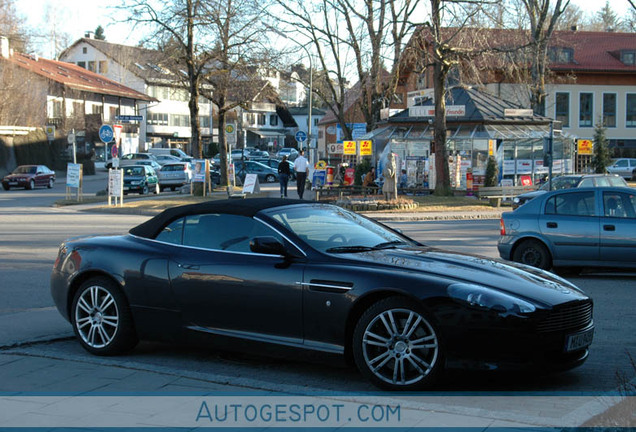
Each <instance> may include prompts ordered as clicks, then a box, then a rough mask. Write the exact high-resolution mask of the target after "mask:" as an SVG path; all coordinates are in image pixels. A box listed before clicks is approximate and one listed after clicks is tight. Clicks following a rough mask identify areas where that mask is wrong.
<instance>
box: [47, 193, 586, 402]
mask: <svg viewBox="0 0 636 432" xmlns="http://www.w3.org/2000/svg"><path fill="white" fill-rule="evenodd" d="M51 292H52V295H53V298H54V300H55V303H56V305H57V308H58V309H59V311H60V312H61V314H62V315H63V316H64V317H65V318H66V319H67V320H69V321H70V322H71V323H72V325H73V329H74V331H75V334H76V335H77V338H78V340H79V342H80V344H81V345H82V346H83V347H84V348H85V349H86V350H88V351H89V352H91V353H93V354H97V355H112V354H117V353H121V352H123V351H125V350H129V349H131V348H132V347H134V346H135V344H136V343H137V341H138V340H139V339H147V340H148V339H149V340H168V341H170V340H172V341H182V340H196V341H198V342H199V343H201V341H202V340H203V341H209V342H210V343H214V342H215V339H216V342H223V343H224V344H227V343H233V342H234V343H238V342H239V341H240V340H243V341H245V340H247V341H249V342H250V344H254V343H256V342H259V343H269V344H277V345H280V346H284V347H291V348H301V349H305V350H316V351H323V352H329V353H337V354H342V355H344V356H346V358H347V359H350V360H353V361H354V362H355V364H356V365H357V367H358V368H359V370H360V371H361V373H362V374H363V375H364V376H366V377H367V378H368V379H369V380H370V381H372V382H373V383H374V384H375V385H377V386H379V387H381V388H384V389H390V390H396V389H403V390H413V389H421V388H425V387H428V386H430V385H431V384H432V383H433V382H434V380H435V379H436V378H437V377H438V376H439V375H440V373H441V372H442V371H443V370H444V369H445V368H457V367H460V368H466V367H469V368H477V369H489V370H490V369H497V368H501V369H504V368H505V369H510V368H512V369H519V368H523V369H528V368H530V369H538V370H540V371H548V370H550V371H554V370H564V369H570V368H573V367H575V366H578V365H580V364H582V363H583V362H584V361H585V360H586V358H587V356H588V347H589V345H590V344H591V342H592V338H593V333H594V325H593V321H592V300H591V299H590V298H589V297H587V296H586V295H585V294H584V293H583V292H581V291H580V290H579V289H578V288H577V287H576V286H574V285H572V284H571V283H569V282H567V281H566V280H564V279H561V278H560V277H558V276H555V275H553V274H551V273H547V272H544V271H542V270H539V269H535V268H532V267H528V266H524V265H521V264H515V263H504V262H502V261H496V260H491V259H487V258H484V257H479V256H472V255H465V254H461V253H455V252H448V251H443V250H438V249H434V248H431V247H427V246H425V245H422V244H420V243H418V242H416V241H414V240H412V239H410V238H408V237H406V236H404V235H402V234H400V233H399V232H397V231H394V230H392V229H391V228H388V227H386V226H384V225H382V224H379V223H376V222H374V221H372V220H370V219H367V218H364V217H362V216H360V215H357V214H355V213H352V212H349V211H347V210H344V209H342V208H340V207H337V206H333V205H329V204H320V203H311V202H310V203H308V202H306V201H297V200H284V199H267V198H254V199H245V200H227V201H211V202H206V203H201V204H193V205H187V206H182V207H175V208H172V209H168V210H165V211H164V212H163V213H161V214H159V215H157V216H155V217H153V218H152V219H149V220H148V221H146V222H145V223H143V224H141V225H139V226H137V227H134V228H132V229H131V230H130V232H129V233H128V234H126V235H120V236H109V237H89V238H74V239H70V240H67V241H66V242H64V243H63V244H62V245H61V247H60V250H59V254H58V257H57V260H56V262H55V265H54V269H53V273H52V277H51ZM195 336H198V337H196V338H195ZM201 336H203V339H202V338H201ZM204 343H205V342H204Z"/></svg>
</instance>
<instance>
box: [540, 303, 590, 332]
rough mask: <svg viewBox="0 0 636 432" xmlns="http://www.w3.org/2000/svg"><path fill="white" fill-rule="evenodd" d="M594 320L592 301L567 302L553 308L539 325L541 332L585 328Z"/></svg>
mask: <svg viewBox="0 0 636 432" xmlns="http://www.w3.org/2000/svg"><path fill="white" fill-rule="evenodd" d="M591 322H592V302H582V303H574V304H567V305H564V306H559V307H556V308H555V309H553V310H552V311H551V312H550V313H549V314H548V315H547V316H546V317H545V319H544V320H542V321H541V322H540V323H539V324H538V325H537V331H539V332H554V331H562V330H571V329H583V328H585V327H587V326H588V325H589V324H590V323H591Z"/></svg>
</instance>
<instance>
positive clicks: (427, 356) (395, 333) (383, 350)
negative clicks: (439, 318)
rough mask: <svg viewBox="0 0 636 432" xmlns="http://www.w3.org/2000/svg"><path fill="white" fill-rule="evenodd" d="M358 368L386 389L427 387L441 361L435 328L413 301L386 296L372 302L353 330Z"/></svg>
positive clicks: (441, 355)
mask: <svg viewBox="0 0 636 432" xmlns="http://www.w3.org/2000/svg"><path fill="white" fill-rule="evenodd" d="M352 351H353V356H354V359H355V362H356V365H357V366H358V369H359V370H360V372H361V373H362V374H363V375H364V376H366V377H367V378H368V379H369V380H370V381H371V382H372V383H373V384H375V385H376V386H378V387H380V388H383V389H387V390H419V389H422V388H425V387H430V386H431V385H432V384H433V382H434V381H435V379H436V378H437V376H438V375H439V373H440V372H441V370H442V368H443V364H444V356H443V346H442V344H441V343H440V338H439V332H438V331H437V329H436V326H435V325H434V323H433V322H432V320H430V319H429V318H428V316H427V313H426V312H425V311H424V310H423V308H422V307H421V306H420V305H418V304H417V303H416V302H414V301H411V300H408V299H405V298H402V297H389V298H387V299H384V300H380V301H378V302H377V303H375V304H373V305H372V306H371V307H370V308H369V309H367V311H366V312H365V313H364V314H363V315H362V317H361V318H360V320H359V321H358V323H357V325H356V327H355V330H354V334H353V346H352Z"/></svg>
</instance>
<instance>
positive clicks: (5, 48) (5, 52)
mask: <svg viewBox="0 0 636 432" xmlns="http://www.w3.org/2000/svg"><path fill="white" fill-rule="evenodd" d="M0 57H2V58H6V59H8V58H9V57H11V52H10V51H9V39H8V38H6V37H4V36H0Z"/></svg>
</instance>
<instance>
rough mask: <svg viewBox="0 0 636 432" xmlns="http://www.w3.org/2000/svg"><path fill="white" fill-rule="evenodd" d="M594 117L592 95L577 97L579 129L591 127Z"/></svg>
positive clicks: (583, 94)
mask: <svg viewBox="0 0 636 432" xmlns="http://www.w3.org/2000/svg"><path fill="white" fill-rule="evenodd" d="M593 117H594V94H593V93H581V94H580V95H579V127H592V126H593V120H594V119H593Z"/></svg>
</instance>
